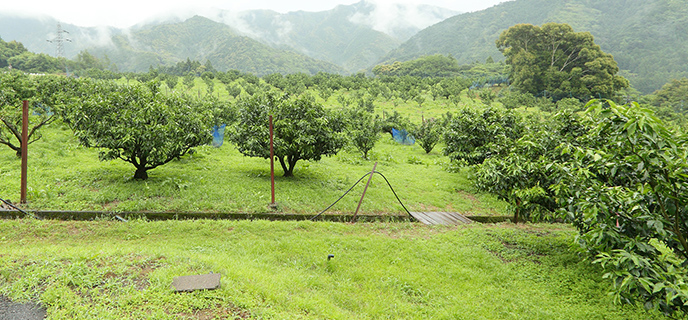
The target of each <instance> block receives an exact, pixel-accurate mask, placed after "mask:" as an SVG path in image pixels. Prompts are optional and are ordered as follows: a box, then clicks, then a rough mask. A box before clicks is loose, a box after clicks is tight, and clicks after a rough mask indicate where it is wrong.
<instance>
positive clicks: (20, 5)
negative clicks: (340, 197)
mask: <svg viewBox="0 0 688 320" xmlns="http://www.w3.org/2000/svg"><path fill="white" fill-rule="evenodd" d="M359 1H360V0H7V1H3V4H2V5H0V12H10V13H19V14H22V15H34V14H42V15H47V16H51V17H54V18H56V19H58V20H60V21H61V22H65V23H71V24H74V25H78V26H81V27H91V26H115V27H119V28H126V27H130V26H132V25H135V24H137V23H139V22H143V21H145V20H147V19H150V18H152V17H155V16H164V15H167V14H169V13H176V14H178V13H180V12H193V13H202V12H203V11H205V10H209V9H224V10H231V11H243V10H251V9H270V10H274V11H277V12H281V13H286V12H290V11H298V10H304V11H325V10H330V9H332V8H334V7H335V6H337V5H339V4H353V3H356V2H359ZM368 1H369V2H376V3H385V4H388V3H392V2H395V3H419V4H429V5H435V6H439V7H444V8H447V9H452V10H456V11H460V12H471V11H477V10H482V9H485V8H488V7H491V6H493V5H495V4H498V3H500V2H504V0H368Z"/></svg>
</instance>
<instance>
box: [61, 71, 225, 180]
mask: <svg viewBox="0 0 688 320" xmlns="http://www.w3.org/2000/svg"><path fill="white" fill-rule="evenodd" d="M79 85H80V86H79V88H78V89H77V93H76V94H77V95H81V96H82V99H81V100H80V101H70V102H69V103H68V104H67V105H66V106H65V108H64V110H63V112H62V115H63V117H64V118H65V122H67V123H68V124H69V125H70V126H71V128H72V129H73V130H74V133H75V135H76V137H77V138H78V139H79V142H80V143H81V144H82V145H84V146H86V147H94V148H102V149H104V150H103V151H101V152H100V154H99V158H100V159H101V160H113V159H121V160H123V161H126V162H129V163H131V164H133V165H134V166H135V167H136V173H135V175H134V178H136V179H142V180H145V179H147V177H148V174H147V171H148V170H150V169H154V168H156V167H158V166H161V165H164V164H166V163H168V162H170V161H172V160H174V159H178V158H180V157H182V156H184V155H186V154H187V153H189V152H191V151H192V148H193V147H196V146H199V145H203V144H206V143H208V142H209V141H210V139H211V136H210V127H211V126H212V125H213V124H214V122H215V121H214V120H213V114H212V111H213V109H212V107H211V106H210V105H207V104H205V103H203V102H201V101H197V100H193V99H192V98H189V97H185V96H175V95H173V96H166V95H163V94H161V93H158V92H157V90H156V88H157V84H155V83H151V84H149V85H147V86H138V85H136V86H124V85H116V84H113V83H111V82H102V81H89V80H82V81H81V82H80V84H79Z"/></svg>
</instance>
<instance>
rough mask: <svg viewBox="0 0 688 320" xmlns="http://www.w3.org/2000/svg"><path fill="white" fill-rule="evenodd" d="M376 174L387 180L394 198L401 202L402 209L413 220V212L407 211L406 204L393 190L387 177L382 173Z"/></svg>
mask: <svg viewBox="0 0 688 320" xmlns="http://www.w3.org/2000/svg"><path fill="white" fill-rule="evenodd" d="M375 173H377V174H379V175H381V176H382V178H383V179H385V181H386V182H387V185H388V186H389V189H390V190H392V193H393V194H394V196H395V197H396V198H397V201H399V204H400V205H401V207H402V208H404V210H406V213H408V215H409V216H410V217H411V218H413V215H411V212H409V211H408V209H406V206H405V205H404V203H402V202H401V199H399V196H398V195H397V193H396V192H395V191H394V188H392V184H391V183H389V180H387V177H385V175H384V174H382V173H380V172H377V171H375ZM414 219H415V218H414Z"/></svg>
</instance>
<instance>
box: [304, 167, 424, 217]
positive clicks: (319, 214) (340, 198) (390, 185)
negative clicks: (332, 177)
mask: <svg viewBox="0 0 688 320" xmlns="http://www.w3.org/2000/svg"><path fill="white" fill-rule="evenodd" d="M373 173H377V174H379V175H381V176H382V178H383V179H385V182H387V185H388V186H389V189H390V190H392V193H393V194H394V196H395V197H396V198H397V201H399V204H401V207H402V208H404V210H405V211H406V213H408V215H409V216H410V217H411V218H412V219H415V218H413V215H411V212H409V211H408V209H406V206H405V205H404V203H402V202H401V199H399V196H398V195H397V193H396V191H394V188H392V184H391V183H389V180H387V177H385V175H383V174H382V173H380V172H378V171H373V172H368V173H366V174H364V175H363V176H362V177H361V178H360V179H358V181H356V183H354V185H353V186H351V188H349V190H346V192H344V194H343V195H342V196H341V197H339V199H337V201H335V202H333V203H332V204H331V205H330V206H329V207H327V208H325V210H323V211H321V212H320V213H318V214H317V215H315V216H314V217H313V218H311V219H310V220H311V221H313V220H315V219H316V218H318V217H319V216H321V215H322V214H323V213H325V211H327V210H329V209H330V208H332V207H333V206H334V205H335V204H337V202H339V200H342V198H344V196H346V195H347V194H348V193H349V191H351V190H352V189H353V188H354V187H355V186H356V185H358V183H359V182H361V180H363V178H365V177H367V176H368V175H369V174H373Z"/></svg>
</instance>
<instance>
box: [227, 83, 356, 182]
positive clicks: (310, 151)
mask: <svg viewBox="0 0 688 320" xmlns="http://www.w3.org/2000/svg"><path fill="white" fill-rule="evenodd" d="M237 104H238V111H239V118H238V123H237V126H236V129H235V132H233V134H232V135H231V139H232V141H233V142H234V143H236V145H237V148H238V149H239V152H241V153H243V154H244V155H247V156H251V157H262V158H266V159H267V158H269V157H270V144H269V143H270V136H269V125H268V117H269V115H270V114H272V115H273V117H274V119H273V121H274V149H275V157H277V158H278V160H279V161H280V164H281V165H282V169H283V170H284V175H285V176H292V175H293V170H294V167H295V165H296V163H297V162H298V161H299V160H315V161H318V160H320V158H321V157H322V156H323V155H334V154H336V153H337V152H338V151H339V150H340V149H341V148H342V147H343V146H344V143H345V138H344V135H343V133H342V132H343V131H344V121H343V120H342V118H341V117H340V116H339V115H337V114H335V113H332V112H330V111H327V110H325V109H324V108H323V107H322V106H321V105H319V104H317V103H316V102H315V100H314V99H313V98H312V97H310V96H307V95H302V96H298V97H289V96H286V95H280V94H279V93H276V92H266V93H260V94H256V95H253V96H251V97H244V98H242V99H240V100H239V101H238V103H237Z"/></svg>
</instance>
